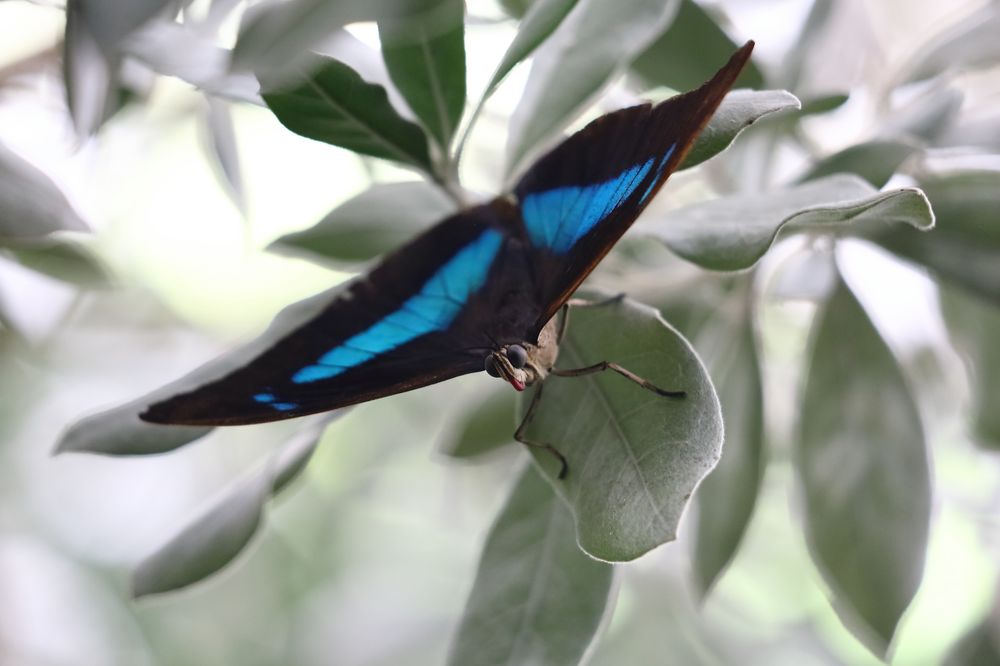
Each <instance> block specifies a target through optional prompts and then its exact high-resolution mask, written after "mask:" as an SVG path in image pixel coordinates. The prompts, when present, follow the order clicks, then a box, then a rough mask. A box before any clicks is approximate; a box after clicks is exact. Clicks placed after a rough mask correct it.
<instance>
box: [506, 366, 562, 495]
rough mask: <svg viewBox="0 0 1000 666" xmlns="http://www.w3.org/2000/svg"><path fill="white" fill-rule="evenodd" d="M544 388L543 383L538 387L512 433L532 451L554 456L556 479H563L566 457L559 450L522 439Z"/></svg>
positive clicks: (548, 445)
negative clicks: (556, 463) (540, 451)
mask: <svg viewBox="0 0 1000 666" xmlns="http://www.w3.org/2000/svg"><path fill="white" fill-rule="evenodd" d="M544 387H545V384H544V382H543V383H540V384H539V385H538V388H537V389H536V390H535V395H534V396H532V398H531V404H529V405H528V411H527V412H525V414H524V419H522V420H521V425H519V426H517V430H515V431H514V439H516V440H517V441H519V442H521V443H522V444H524V445H525V446H527V447H530V448H533V449H542V450H544V451H547V452H548V453H550V454H551V455H553V456H555V458H556V460H558V461H559V465H560V467H559V474H558V475H557V478H560V479H565V478H566V473H567V472H569V463H568V462H566V456H564V455H563V454H562V453H560V452H559V449H557V448H556V447H554V446H552V445H551V444H540V443H538V442H532V441H530V440H528V439H525V437H524V431H525V429H526V428H527V427H528V424H529V423H531V419H532V418H534V416H535V408H536V407H537V406H538V401H539V399H540V398H541V397H542V389H543V388H544Z"/></svg>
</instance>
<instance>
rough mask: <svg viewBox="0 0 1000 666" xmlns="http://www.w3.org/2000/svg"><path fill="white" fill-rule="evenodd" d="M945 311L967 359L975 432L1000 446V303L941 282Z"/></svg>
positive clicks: (989, 445)
mask: <svg viewBox="0 0 1000 666" xmlns="http://www.w3.org/2000/svg"><path fill="white" fill-rule="evenodd" d="M940 297H941V312H942V314H943V315H944V319H945V322H946V323H947V324H948V330H949V332H950V333H951V337H952V340H953V341H954V342H955V346H956V348H957V349H958V350H959V351H960V352H962V356H963V357H964V359H965V368H966V372H968V374H969V380H970V384H971V387H972V390H971V397H972V402H973V405H972V412H973V414H972V424H973V425H972V434H973V437H974V438H975V439H976V441H977V442H978V443H979V444H980V445H981V446H983V447H984V448H988V449H993V450H1000V345H998V344H997V341H1000V307H998V306H997V304H989V303H986V302H983V301H980V300H979V299H977V298H975V297H971V296H969V295H967V294H966V293H964V292H961V291H958V290H957V289H949V288H947V286H946V285H941V286H940Z"/></svg>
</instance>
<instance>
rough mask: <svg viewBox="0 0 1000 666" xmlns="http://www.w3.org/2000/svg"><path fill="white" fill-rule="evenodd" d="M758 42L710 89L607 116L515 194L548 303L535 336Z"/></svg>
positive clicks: (645, 197)
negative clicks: (533, 249)
mask: <svg viewBox="0 0 1000 666" xmlns="http://www.w3.org/2000/svg"><path fill="white" fill-rule="evenodd" d="M752 50H753V42H748V43H747V44H746V45H745V46H744V47H742V48H741V49H740V50H739V51H737V52H736V53H735V54H734V55H733V56H732V58H731V59H730V60H729V62H728V63H727V64H726V65H725V66H724V67H723V68H722V69H721V70H719V72H718V73H717V74H716V75H715V76H714V77H713V78H712V79H711V80H710V81H708V82H707V83H705V84H704V85H703V86H701V87H700V88H698V89H696V90H692V91H691V92H688V93H684V94H682V95H677V96H676V97H672V98H670V99H668V100H666V101H664V102H661V103H660V104H657V105H655V106H653V105H650V104H643V105H640V106H635V107H631V108H628V109H622V110H620V111H615V112H613V113H609V114H607V115H605V116H601V117H600V118H598V119H596V120H594V121H593V122H592V123H590V124H589V125H587V126H586V127H585V128H584V129H582V130H580V131H579V132H577V133H576V134H574V135H573V136H571V137H570V138H569V139H567V140H565V141H563V142H562V143H561V144H559V145H558V146H557V147H556V148H554V149H553V150H552V151H551V152H549V153H548V154H546V155H545V156H543V157H542V158H541V159H540V160H538V162H536V163H535V165H534V166H532V167H531V168H530V169H529V170H528V171H527V173H525V174H524V176H523V177H522V178H521V180H520V181H519V182H518V184H517V186H516V188H515V194H516V196H517V199H518V202H519V204H520V209H521V215H522V218H523V223H524V229H523V233H524V235H525V236H526V237H527V238H528V240H529V241H530V243H531V245H532V246H533V247H534V248H535V251H536V252H535V256H534V259H533V262H532V263H533V265H534V267H535V270H534V279H535V282H536V289H537V290H538V298H539V299H540V300H541V301H543V302H544V303H545V306H544V307H543V308H542V310H541V312H540V315H539V319H538V321H536V322H535V330H536V332H537V330H540V329H541V327H542V326H544V325H545V323H546V322H547V321H548V320H549V319H550V318H551V317H552V315H554V314H555V312H556V311H557V310H558V309H559V308H560V307H561V306H562V305H563V303H565V302H566V300H567V299H568V298H569V297H570V295H571V294H572V293H573V291H574V290H575V289H576V288H577V287H578V286H579V285H580V283H581V282H582V281H583V279H584V278H585V277H586V276H587V275H588V274H589V273H590V272H591V271H592V270H593V269H594V267H595V266H596V265H597V263H598V262H600V260H601V259H602V258H603V257H604V255H606V254H607V253H608V251H609V250H610V249H611V247H612V246H613V245H614V244H615V243H616V242H617V241H618V239H619V238H620V237H621V236H622V234H624V233H625V231H626V230H627V229H628V228H629V226H631V225H632V223H633V222H634V221H635V220H636V218H637V217H638V216H639V214H640V213H641V212H642V211H643V209H645V207H646V206H647V205H648V204H649V201H650V200H651V199H652V197H653V195H654V194H656V192H657V190H659V188H660V187H661V186H662V185H663V183H664V182H666V180H667V178H668V177H669V176H670V174H671V173H672V172H673V171H674V169H676V168H677V166H678V165H679V164H680V163H681V161H682V160H683V159H684V156H685V155H686V154H687V152H688V150H689V149H690V148H691V145H692V144H693V143H694V140H695V139H696V138H697V137H698V134H699V133H700V132H701V130H702V128H704V126H705V124H706V123H707V122H708V120H709V119H710V118H711V117H712V114H713V113H714V112H715V109H716V108H718V106H719V103H720V102H721V101H722V99H723V97H725V95H726V93H727V92H728V91H729V90H730V88H732V86H733V83H734V82H735V80H736V77H737V76H739V73H740V71H741V70H742V69H743V67H744V65H745V64H746V62H747V60H748V59H749V58H750V52H751V51H752Z"/></svg>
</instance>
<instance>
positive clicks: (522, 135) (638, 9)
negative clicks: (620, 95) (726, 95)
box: [506, 0, 722, 179]
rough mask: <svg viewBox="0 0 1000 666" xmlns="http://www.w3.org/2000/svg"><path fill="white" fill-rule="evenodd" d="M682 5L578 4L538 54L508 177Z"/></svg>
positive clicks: (517, 118)
mask: <svg viewBox="0 0 1000 666" xmlns="http://www.w3.org/2000/svg"><path fill="white" fill-rule="evenodd" d="M678 2H679V0H670V1H668V2H664V1H663V0H621V1H620V2H607V1H606V0H580V2H579V3H577V5H576V7H574V8H573V10H572V11H571V12H570V13H569V15H568V16H567V17H566V20H565V21H563V23H562V25H560V26H559V29H558V30H556V32H555V34H553V35H552V38H551V39H549V40H548V41H546V42H545V44H543V45H542V46H541V47H540V48H539V49H538V50H537V51H536V52H535V57H534V63H533V65H532V67H531V74H530V75H529V77H528V82H527V84H526V86H525V89H524V95H523V96H522V97H521V103H520V104H519V105H518V107H517V109H516V110H515V112H514V115H513V117H512V118H511V124H510V128H509V131H508V135H507V171H506V173H507V178H508V179H509V177H510V176H511V175H513V174H514V173H516V172H517V171H519V170H520V167H521V165H523V164H524V163H525V161H526V159H527V158H528V157H529V156H531V155H534V154H537V151H538V150H539V149H541V148H543V147H544V146H545V145H546V144H548V143H549V141H550V140H551V139H552V138H553V136H554V135H555V134H556V133H557V132H558V131H559V130H560V129H562V127H563V126H565V125H566V123H567V122H569V121H570V120H572V119H573V117H574V116H576V115H577V114H578V113H579V112H580V111H581V110H582V109H583V108H584V106H586V104H587V103H588V102H589V101H590V100H591V99H592V98H593V97H594V96H595V95H596V94H597V93H598V92H599V91H600V90H601V88H603V87H604V86H605V84H607V83H608V82H609V81H610V80H611V79H612V77H614V75H615V74H617V73H618V72H620V71H621V69H622V68H623V67H625V66H626V64H627V63H629V62H631V61H632V59H633V58H634V57H635V56H636V55H637V54H638V53H640V52H641V51H642V50H643V49H645V48H646V46H648V45H649V43H650V42H652V40H653V39H655V38H656V36H657V35H658V34H660V33H661V32H662V31H663V30H664V28H666V26H667V25H668V24H669V23H670V21H671V20H672V19H673V16H674V13H675V12H676V9H677V4H678ZM719 64H720V65H721V64H722V63H721V62H720V63H719Z"/></svg>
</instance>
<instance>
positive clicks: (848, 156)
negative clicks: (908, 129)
mask: <svg viewBox="0 0 1000 666" xmlns="http://www.w3.org/2000/svg"><path fill="white" fill-rule="evenodd" d="M916 150H917V146H916V145H914V144H912V143H904V142H902V141H869V142H866V143H859V144H857V145H854V146H850V147H849V148H845V149H844V150H841V151H840V152H837V153H834V154H833V155H830V156H828V157H825V158H823V159H822V160H820V161H818V162H816V163H815V164H814V165H813V166H812V167H811V168H810V169H809V171H807V172H806V173H805V174H803V175H802V176H800V177H799V178H798V181H797V182H799V183H805V182H808V181H810V180H817V179H819V178H823V177H825V176H831V175H833V174H835V173H853V174H855V175H857V176H861V177H862V178H864V179H865V180H867V181H868V182H869V183H871V184H872V185H873V186H875V187H876V188H881V187H884V186H885V184H886V183H887V182H889V179H890V178H892V176H893V174H894V173H896V170H897V169H898V168H899V166H900V165H901V164H902V163H903V162H905V161H906V158H908V157H909V156H910V155H912V154H913V153H914V152H915V151H916Z"/></svg>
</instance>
